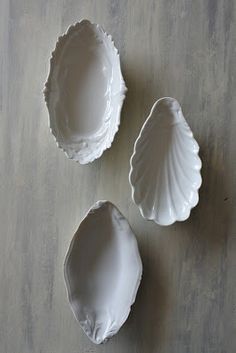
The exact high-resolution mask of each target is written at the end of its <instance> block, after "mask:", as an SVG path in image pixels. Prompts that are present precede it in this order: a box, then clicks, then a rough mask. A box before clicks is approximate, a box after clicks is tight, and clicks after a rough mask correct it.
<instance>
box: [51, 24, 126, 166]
mask: <svg viewBox="0 0 236 353" xmlns="http://www.w3.org/2000/svg"><path fill="white" fill-rule="evenodd" d="M125 91H126V87H125V83H124V80H123V78H122V74H121V69H120V58H119V54H118V51H117V49H116V48H115V46H114V43H113V41H112V38H111V36H108V35H107V34H106V33H105V32H104V31H103V29H102V28H101V27H100V26H99V25H97V24H93V23H91V22H89V21H88V20H83V21H81V22H79V23H76V24H75V25H73V26H71V27H69V29H68V30H67V32H66V34H65V35H63V36H62V37H60V38H59V40H58V42H57V45H56V49H55V51H54V52H53V54H52V58H51V63H50V73H49V77H48V80H47V82H46V84H45V100H46V103H47V107H48V110H49V118H50V128H51V130H52V133H53V135H54V136H55V138H56V141H57V143H58V145H59V147H61V148H62V149H63V150H64V151H65V153H66V155H67V156H68V157H69V158H71V159H74V160H75V161H79V162H80V163H81V164H86V163H89V162H92V161H93V160H94V159H96V158H98V157H100V156H101V154H102V153H103V151H104V150H105V149H107V148H109V147H110V146H111V143H112V141H113V138H114V135H115V133H116V132H117V130H118V127H119V123H120V111H121V107H122V103H123V100H124V96H125Z"/></svg>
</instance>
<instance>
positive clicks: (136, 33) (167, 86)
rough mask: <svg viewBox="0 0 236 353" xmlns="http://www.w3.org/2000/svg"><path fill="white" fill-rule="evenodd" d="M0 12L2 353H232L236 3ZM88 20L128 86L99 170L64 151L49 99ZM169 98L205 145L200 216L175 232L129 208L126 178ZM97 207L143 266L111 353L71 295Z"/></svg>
mask: <svg viewBox="0 0 236 353" xmlns="http://www.w3.org/2000/svg"><path fill="white" fill-rule="evenodd" d="M0 13H1V21H0V43H1V44H0V77H1V85H0V162H1V169H0V178H1V183H0V224H1V232H0V237H1V238H0V239H1V244H0V255H1V256H0V284H1V285H0V352H3V353H22V352H24V353H38V352H40V353H65V352H68V353H98V352H100V353H111V352H112V353H121V352H122V353H130V352H136V353H143V352H145V353H157V352H158V353H170V352H171V353H190V352H191V353H199V352H201V353H234V352H235V350H236V304H235V303H236V278H235V273H236V256H235V254H236V218H235V214H236V201H235V199H236V167H235V160H236V141H235V136H236V118H235V112H236V98H235V92H236V72H235V63H236V50H235V48H236V26H235V21H236V18H235V17H236V16H235V15H236V12H235V1H234V0H232V1H225V0H217V1H212V0H207V1H206V0H200V1H189V0H178V1H177V0H176V1H172V0H168V1H166V0H159V1H154V0H153V1H152V0H147V1H142V0H133V1H131V0H130V1H118V0H116V1H115V0H112V1H110V0H100V1H96V0H83V1H82V0H81V1H78V0H67V1H65V0H51V1H44V0H41V1H32V0H21V1H17V0H2V1H0ZM82 18H89V19H90V20H92V21H94V22H98V23H100V24H101V25H103V27H104V28H105V29H106V31H107V32H108V33H110V34H112V35H113V37H114V39H115V42H116V46H117V47H118V49H119V51H120V53H121V62H122V67H123V71H124V75H125V79H126V83H127V86H128V94H127V99H126V101H125V104H124V109H123V111H122V121H121V126H120V130H119V132H118V134H117V136H116V137H115V141H114V143H113V145H112V148H111V149H110V150H108V151H106V152H105V153H104V154H103V156H102V158H101V159H99V160H97V161H95V162H94V163H93V164H91V165H88V166H80V165H78V164H76V163H74V162H73V161H69V160H68V159H66V157H65V156H64V154H63V152H61V151H60V150H58V149H57V147H56V144H55V141H54V139H53V137H52V136H51V135H50V132H49V129H48V123H47V121H48V116H47V110H46V107H45V104H44V102H43V95H42V89H43V83H44V81H45V80H46V77H47V72H48V61H49V57H50V55H51V51H52V50H53V49H54V45H55V41H56V39H57V37H58V35H60V34H61V33H62V32H63V31H65V30H66V28H67V27H68V26H69V25H70V24H71V23H73V22H75V21H78V20H79V19H82ZM165 95H169V96H173V97H175V98H176V99H178V101H179V102H180V103H181V105H182V107H183V112H184V115H185V116H186V119H187V121H188V122H189V124H190V126H191V128H192V130H193V132H194V135H195V137H196V139H197V140H198V141H199V144H200V148H201V157H202V160H203V170H202V174H203V185H202V188H201V191H200V203H199V205H198V207H197V208H196V209H194V210H193V212H192V214H191V218H190V219H189V220H188V221H186V222H184V223H178V224H174V225H173V226H170V227H165V228H163V227H159V226H157V225H155V224H153V223H151V222H147V221H144V220H143V219H142V217H141V216H140V214H139V211H138V209H137V207H135V206H134V205H133V203H132V202H131V198H130V196H131V191H130V187H129V184H128V172H129V158H130V155H131V153H132V149H133V143H134V141H135V139H136V137H137V134H138V132H139V130H140V128H141V126H142V123H143V122H144V120H145V118H146V116H147V114H148V112H149V111H150V108H151V106H152V104H153V103H154V101H155V100H156V99H157V98H159V97H161V96H165ZM153 158H155V155H153ZM97 199H109V200H111V201H112V202H114V203H115V204H117V206H118V207H119V209H120V210H121V211H122V212H123V213H124V214H125V216H126V217H127V218H128V219H129V221H130V224H131V225H132V228H133V230H134V232H135V233H136V234H137V237H138V242H139V245H140V251H141V253H142V257H143V262H144V277H143V281H142V285H141V288H140V291H139V294H138V297H137V302H136V303H135V305H134V308H133V310H132V312H131V315H130V317H129V319H128V321H127V322H126V324H125V325H124V327H123V328H122V329H121V331H120V333H119V334H118V335H117V336H115V337H114V338H113V339H112V340H111V341H110V342H108V343H107V344H105V345H102V346H99V347H97V346H94V345H93V344H92V343H91V342H89V341H88V339H87V337H86V336H85V335H84V334H83V333H82V330H81V329H80V327H79V326H78V324H77V323H76V322H75V320H74V317H73V314H72V312H71V311H70V308H69V305H68V304H67V301H66V291H65V286H64V283H63V262H64V256H65V253H66V250H67V247H68V245H69V242H70V240H71V237H72V235H73V233H74V232H75V230H76V228H77V226H78V224H79V222H80V220H81V218H82V217H83V215H84V214H85V212H86V211H87V209H88V208H89V207H90V206H91V205H92V204H93V203H94V202H95V201H96V200H97Z"/></svg>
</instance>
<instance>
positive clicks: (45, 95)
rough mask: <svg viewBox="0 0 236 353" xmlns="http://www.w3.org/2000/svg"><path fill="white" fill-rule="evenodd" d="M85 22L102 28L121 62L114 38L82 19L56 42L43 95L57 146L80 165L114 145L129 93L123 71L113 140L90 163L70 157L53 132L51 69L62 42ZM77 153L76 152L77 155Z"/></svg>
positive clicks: (50, 128) (69, 27)
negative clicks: (50, 100)
mask: <svg viewBox="0 0 236 353" xmlns="http://www.w3.org/2000/svg"><path fill="white" fill-rule="evenodd" d="M84 21H87V22H89V23H90V24H91V25H93V26H96V27H97V28H100V29H101V30H102V32H103V33H104V35H105V36H106V37H107V38H108V39H109V40H110V41H111V43H112V44H113V47H114V49H115V52H116V55H117V56H118V58H119V62H120V54H119V51H118V49H117V48H116V46H115V43H114V40H113V38H112V36H111V35H110V34H108V33H107V32H106V31H105V30H104V29H103V27H102V26H101V25H99V24H97V23H94V22H91V21H89V20H88V19H85V18H84V19H82V20H80V21H78V22H75V23H74V24H72V25H70V26H68V27H67V30H66V31H65V32H64V33H63V34H62V35H61V36H59V37H58V39H57V41H56V46H55V49H54V50H53V51H52V54H51V57H50V59H49V67H48V74H47V79H46V81H45V83H44V89H43V91H42V93H43V96H44V102H45V103H46V106H47V110H48V127H49V130H50V133H51V134H52V136H53V137H54V140H55V142H56V145H57V147H58V148H59V149H61V150H62V151H63V152H64V153H65V155H66V157H67V158H68V159H71V160H73V161H76V162H79V163H80V164H88V163H92V162H93V161H94V160H95V159H98V158H100V157H101V155H102V154H103V152H104V151H105V150H107V149H109V148H110V147H111V145H112V142H113V141H114V138H115V135H116V133H117V131H118V130H119V126H120V115H121V110H122V106H123V103H124V100H125V97H126V92H127V91H128V88H127V86H126V84H125V80H124V77H123V74H122V71H121V91H120V95H121V100H120V104H119V107H118V114H119V120H118V123H117V126H116V129H115V131H114V134H113V138H112V139H111V140H110V141H109V142H108V143H107V144H106V145H105V146H104V149H102V150H101V151H100V152H99V153H98V154H96V155H94V156H93V157H92V158H91V160H89V161H88V162H81V161H80V159H79V158H78V159H76V158H75V157H74V156H69V155H68V151H67V150H66V149H65V148H64V147H63V146H62V145H61V144H60V143H59V142H58V140H57V137H56V135H55V134H54V132H53V129H52V125H51V119H50V113H49V103H48V97H49V89H50V80H51V69H52V66H53V61H54V59H55V57H56V52H57V50H58V48H59V47H60V46H61V41H64V40H65V39H66V37H67V36H68V34H70V33H71V32H72V31H74V30H75V29H76V28H77V27H78V26H80V25H81V23H82V22H84ZM76 152H77V151H75V153H76Z"/></svg>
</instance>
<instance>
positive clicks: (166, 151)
mask: <svg viewBox="0 0 236 353" xmlns="http://www.w3.org/2000/svg"><path fill="white" fill-rule="evenodd" d="M198 152H199V146H198V144H197V142H196V140H195V139H194V138H193V134H192V131H191V129H190V127H189V126H188V124H187V122H186V120H185V118H184V116H183V113H182V110H181V107H180V105H179V103H178V102H177V101H176V100H175V99H173V98H170V97H165V98H162V99H159V100H158V101H157V102H156V103H155V104H154V106H153V107H152V110H151V112H150V115H149V116H148V118H147V120H146V122H145V123H144V125H143V127H142V129H141V132H140V134H139V137H138V139H137V141H136V142H135V146H134V153H133V155H132V157H131V162H130V163H131V170H130V175H129V180H130V184H131V187H132V198H133V201H134V202H135V204H136V205H137V206H138V207H139V210H140V212H141V214H142V216H143V217H144V218H145V219H148V220H153V221H154V222H156V223H157V224H160V225H170V224H172V223H174V222H175V221H184V220H186V219H187V218H188V217H189V215H190V211H191V208H193V207H194V206H196V205H197V203H198V189H199V188H200V186H201V182H202V179H201V174H200V169H201V160H200V158H199V156H198Z"/></svg>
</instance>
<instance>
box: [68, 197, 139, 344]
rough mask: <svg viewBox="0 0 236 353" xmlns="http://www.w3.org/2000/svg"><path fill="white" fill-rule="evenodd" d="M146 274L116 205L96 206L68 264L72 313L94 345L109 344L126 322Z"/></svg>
mask: <svg viewBox="0 0 236 353" xmlns="http://www.w3.org/2000/svg"><path fill="white" fill-rule="evenodd" d="M141 275H142V262H141V258H140V255H139V250H138V245H137V241H136V238H135V235H134V233H133V232H132V230H131V228H130V226H129V224H128V222H127V220H126V219H125V217H124V216H123V215H122V214H121V213H120V211H119V210H118V209H117V208H116V207H115V206H114V205H113V204H112V203H111V202H108V201H98V202H96V203H95V205H94V206H93V207H92V208H91V209H90V210H89V212H88V213H87V215H86V216H85V218H84V219H83V221H82V222H81V224H80V226H79V228H78V230H77V232H76V233H75V235H74V237H73V239H72V241H71V244H70V247H69V250H68V252H67V255H66V259H65V266H64V276H65V283H66V288H67V293H68V299H69V303H70V306H71V309H72V311H73V313H74V316H75V318H76V319H77V320H78V322H79V323H80V325H81V327H82V329H83V330H84V332H85V333H86V334H87V336H88V337H89V338H90V340H91V341H92V342H94V343H96V344H100V343H103V342H105V341H107V339H108V338H110V337H111V336H113V335H114V334H116V333H117V332H118V330H119V329H120V327H121V326H122V325H123V324H124V322H125V321H126V319H127V317H128V315H129V312H130V307H131V305H132V304H133V303H134V301H135V297H136V293H137V290H138V287H139V284H140V280H141Z"/></svg>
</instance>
